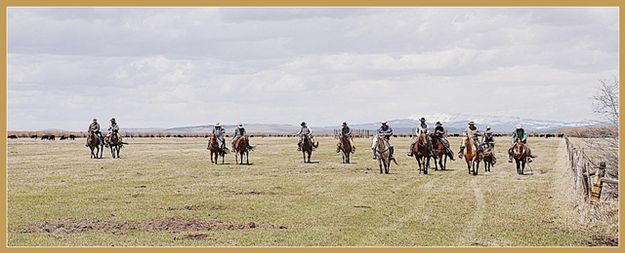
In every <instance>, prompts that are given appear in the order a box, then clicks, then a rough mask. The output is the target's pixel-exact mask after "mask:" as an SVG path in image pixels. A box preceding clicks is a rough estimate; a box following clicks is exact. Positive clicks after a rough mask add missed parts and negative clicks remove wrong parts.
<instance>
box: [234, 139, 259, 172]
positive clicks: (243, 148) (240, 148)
mask: <svg viewBox="0 0 625 253" xmlns="http://www.w3.org/2000/svg"><path fill="white" fill-rule="evenodd" d="M251 150H254V148H253V147H252V146H250V139H249V137H248V136H247V135H244V136H241V137H239V138H238V139H237V141H236V142H235V143H234V152H235V155H234V159H235V160H236V162H237V163H239V161H238V159H239V157H238V156H237V154H239V156H241V162H240V163H239V164H243V156H244V155H245V161H246V164H248V165H249V164H250V151H251Z"/></svg>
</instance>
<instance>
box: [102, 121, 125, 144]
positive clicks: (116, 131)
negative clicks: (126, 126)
mask: <svg viewBox="0 0 625 253" xmlns="http://www.w3.org/2000/svg"><path fill="white" fill-rule="evenodd" d="M113 134H114V135H115V136H117V141H118V142H121V141H122V138H121V136H119V125H117V122H115V118H112V119H111V125H110V126H109V129H108V134H107V135H106V139H107V140H110V139H111V136H113ZM106 146H107V147H108V143H107V144H106Z"/></svg>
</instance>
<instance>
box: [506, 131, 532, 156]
mask: <svg viewBox="0 0 625 253" xmlns="http://www.w3.org/2000/svg"><path fill="white" fill-rule="evenodd" d="M519 140H521V142H523V144H525V147H527V157H528V158H527V162H530V163H531V162H532V158H535V157H534V156H533V155H532V150H531V149H530V147H529V146H528V145H527V133H526V132H525V129H523V126H521V124H518V125H517V126H516V130H514V132H512V146H510V148H509V149H508V162H509V163H512V149H513V148H514V144H516V143H517V141H519Z"/></svg>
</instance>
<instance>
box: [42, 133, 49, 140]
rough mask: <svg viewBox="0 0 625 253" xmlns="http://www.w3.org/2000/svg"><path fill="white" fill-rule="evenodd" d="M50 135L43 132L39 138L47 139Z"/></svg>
mask: <svg viewBox="0 0 625 253" xmlns="http://www.w3.org/2000/svg"><path fill="white" fill-rule="evenodd" d="M49 137H50V136H49V135H47V134H44V135H42V136H41V140H47V139H48V138H49Z"/></svg>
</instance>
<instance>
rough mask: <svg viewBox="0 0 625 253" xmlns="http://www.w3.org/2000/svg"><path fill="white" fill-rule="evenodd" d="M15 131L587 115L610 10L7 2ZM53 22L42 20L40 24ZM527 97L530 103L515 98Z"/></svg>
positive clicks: (608, 60)
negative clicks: (116, 124)
mask: <svg viewBox="0 0 625 253" xmlns="http://www.w3.org/2000/svg"><path fill="white" fill-rule="evenodd" d="M8 16H9V21H8V25H9V34H8V35H9V37H8V42H9V58H8V59H9V62H8V67H9V74H8V81H9V97H8V102H9V129H45V128H65V129H83V128H84V126H83V125H84V124H87V123H89V121H90V119H91V118H93V117H98V118H104V119H106V118H109V117H111V116H114V117H116V118H117V119H119V120H120V123H121V124H123V126H127V127H173V126H181V125H191V124H207V123H213V122H215V121H220V122H229V123H236V122H241V121H245V122H262V123H270V122H278V123H297V122H298V121H302V120H306V121H307V122H310V123H311V124H313V125H314V124H317V125H335V124H336V122H342V121H350V122H368V121H378V120H379V119H381V118H382V119H391V118H403V117H407V116H410V115H413V114H433V113H437V112H460V111H463V110H471V111H475V112H474V113H478V112H479V114H484V113H493V114H498V115H509V114H514V115H513V116H519V117H525V118H536V119H555V120H570V121H578V120H581V119H588V118H592V117H593V115H592V107H591V100H590V94H592V93H593V91H594V85H596V84H597V80H599V79H604V78H612V77H614V76H617V74H618V69H617V66H618V62H617V60H618V40H617V39H618V37H617V36H618V25H617V20H618V9H616V8H538V9H537V8H361V9H358V8H356V9H354V8H336V9H323V8H305V9H301V8H300V9H298V8H278V9H269V8H175V9H168V8H157V9H151V8H129V9H123V8H122V9H109V8H75V9H73V8H72V9H63V8H10V9H9V12H8ZM43 23H45V24H46V25H45V26H42V25H40V24H43ZM521 98H522V99H521Z"/></svg>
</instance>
